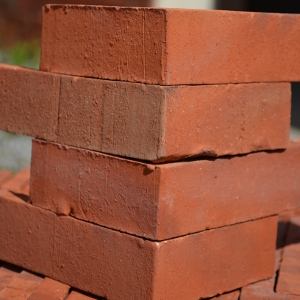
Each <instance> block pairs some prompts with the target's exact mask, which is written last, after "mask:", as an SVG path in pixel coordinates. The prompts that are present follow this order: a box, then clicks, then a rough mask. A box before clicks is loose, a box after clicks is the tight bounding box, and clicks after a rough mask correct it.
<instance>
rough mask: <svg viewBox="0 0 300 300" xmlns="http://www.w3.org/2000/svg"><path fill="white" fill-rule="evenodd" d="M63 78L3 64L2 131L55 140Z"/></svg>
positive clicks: (0, 69) (0, 75) (0, 81)
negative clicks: (61, 79) (61, 80)
mask: <svg viewBox="0 0 300 300" xmlns="http://www.w3.org/2000/svg"><path fill="white" fill-rule="evenodd" d="M59 88H60V76H59V75H55V74H47V73H43V72H39V71H34V70H29V69H24V68H18V67H13V66H8V65H3V64H1V65H0V99H1V101H0V112H1V118H0V129H1V130H4V131H8V132H13V133H17V134H24V135H29V136H34V137H40V138H41V139H45V140H48V141H56V140H57V138H56V136H57V119H58V118H57V116H58V101H59Z"/></svg>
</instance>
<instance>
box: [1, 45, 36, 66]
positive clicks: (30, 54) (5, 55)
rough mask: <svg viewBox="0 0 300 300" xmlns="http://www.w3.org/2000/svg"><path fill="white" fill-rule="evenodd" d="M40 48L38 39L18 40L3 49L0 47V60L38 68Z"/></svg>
mask: <svg viewBox="0 0 300 300" xmlns="http://www.w3.org/2000/svg"><path fill="white" fill-rule="evenodd" d="M40 56H41V48H40V41H39V40H32V41H20V42H17V43H16V44H14V45H13V46H10V47H8V48H5V49H0V62H2V63H7V64H12V65H17V66H22V67H27V68H32V69H38V68H39V63H40Z"/></svg>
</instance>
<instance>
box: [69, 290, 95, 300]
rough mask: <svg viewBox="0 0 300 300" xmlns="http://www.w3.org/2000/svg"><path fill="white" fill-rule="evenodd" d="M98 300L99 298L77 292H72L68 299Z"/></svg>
mask: <svg viewBox="0 0 300 300" xmlns="http://www.w3.org/2000/svg"><path fill="white" fill-rule="evenodd" d="M95 299H98V298H97V297H93V296H86V295H84V294H82V293H78V292H76V291H72V292H71V293H70V295H69V297H68V298H67V300H95Z"/></svg>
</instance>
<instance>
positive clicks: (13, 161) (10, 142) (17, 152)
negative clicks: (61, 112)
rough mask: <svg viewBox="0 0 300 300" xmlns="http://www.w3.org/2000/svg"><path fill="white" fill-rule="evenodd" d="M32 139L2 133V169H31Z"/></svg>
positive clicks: (294, 132)
mask: <svg viewBox="0 0 300 300" xmlns="http://www.w3.org/2000/svg"><path fill="white" fill-rule="evenodd" d="M290 136H291V139H297V138H300V128H296V127H292V128H291V134H290ZM30 159H31V138H30V137H26V136H18V135H14V134H10V133H6V132H3V131H0V169H8V170H11V171H12V172H14V173H15V172H18V171H19V170H21V169H23V168H26V167H30Z"/></svg>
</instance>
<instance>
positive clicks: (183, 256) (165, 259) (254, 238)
mask: <svg viewBox="0 0 300 300" xmlns="http://www.w3.org/2000/svg"><path fill="white" fill-rule="evenodd" d="M0 227H1V231H0V249H1V252H0V259H1V260H4V261H7V262H10V263H13V264H16V265H20V266H22V267H24V268H26V269H29V270H33V271H35V272H37V273H41V274H44V275H46V276H48V277H50V278H53V279H55V280H59V281H61V282H64V283H65V284H68V285H70V286H73V287H75V288H78V289H81V290H84V291H86V292H90V293H92V294H95V295H98V296H103V297H106V298H108V299H111V300H113V299H145V300H147V299H166V300H167V299H199V298H200V297H209V296H213V295H216V294H222V293H224V292H226V291H231V290H234V289H237V288H239V287H241V286H244V285H246V284H249V283H251V282H255V281H257V280H262V279H266V278H268V277H270V276H272V274H273V266H274V256H275V238H276V229H277V218H276V217H270V218H266V219H261V220H257V221H252V222H247V223H243V224H238V225H233V226H228V227H224V228H221V229H216V230H209V231H205V232H201V233H197V234H192V235H187V236H184V237H181V238H176V239H171V240H166V241H162V242H152V241H149V240H145V239H141V238H138V237H135V236H132V235H128V234H125V233H120V232H117V231H113V230H110V229H107V228H103V227H100V226H97V225H94V224H90V223H85V222H82V221H80V220H76V219H74V218H71V217H65V216H60V217H59V216H57V215H55V214H54V213H52V212H50V211H47V210H43V209H40V208H37V207H35V206H33V205H31V204H28V203H26V202H24V201H21V200H20V199H18V198H17V197H15V196H13V195H12V194H9V192H7V191H4V190H1V197H0Z"/></svg>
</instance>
